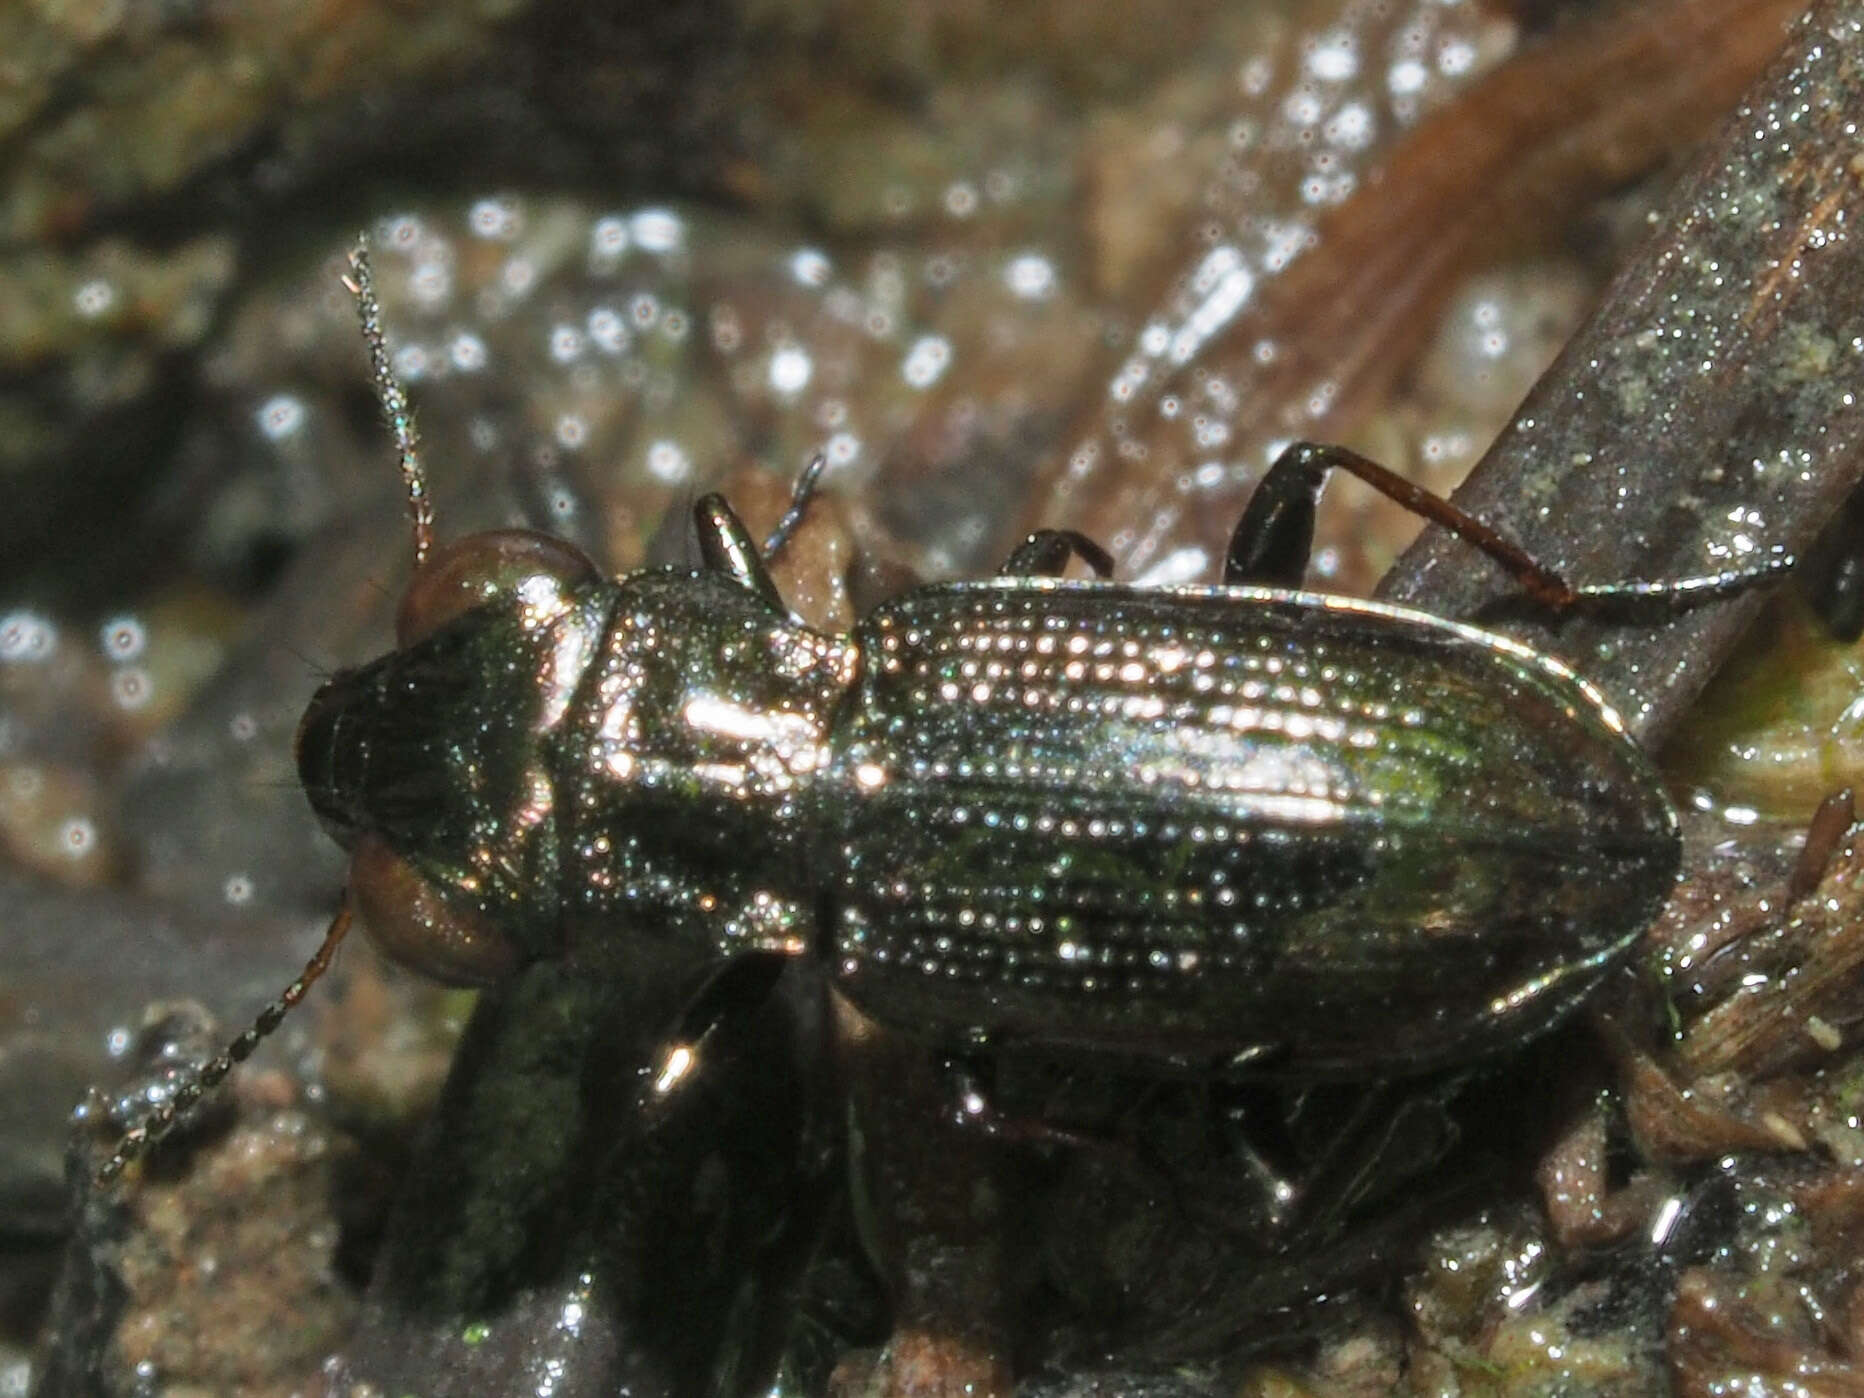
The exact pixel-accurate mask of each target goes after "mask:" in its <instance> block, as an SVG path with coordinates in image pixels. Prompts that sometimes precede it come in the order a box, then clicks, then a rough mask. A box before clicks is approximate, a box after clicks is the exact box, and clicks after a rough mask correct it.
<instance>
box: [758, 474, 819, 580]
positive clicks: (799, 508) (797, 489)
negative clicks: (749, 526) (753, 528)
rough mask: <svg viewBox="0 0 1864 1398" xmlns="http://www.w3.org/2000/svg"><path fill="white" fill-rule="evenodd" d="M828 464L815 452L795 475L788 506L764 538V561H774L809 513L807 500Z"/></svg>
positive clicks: (809, 498) (811, 498)
mask: <svg viewBox="0 0 1864 1398" xmlns="http://www.w3.org/2000/svg"><path fill="white" fill-rule="evenodd" d="M827 465H828V458H827V457H826V456H824V455H823V454H822V453H821V452H817V453H816V454H815V455H814V456H812V457H810V458H809V464H808V465H807V466H805V467H803V469H802V472H801V474H800V475H798V476H797V477H796V484H795V485H794V486H792V487H791V488H790V507H789V509H787V510H785V511H784V512H783V518H782V519H780V520H778V521H777V527H776V528H775V529H772V530H771V531H770V537H769V538H767V539H765V540H764V563H765V564H766V565H769V564H771V563H774V562H776V559H777V555H778V554H780V553H782V552H783V550H784V548H785V547H786V546H787V545H788V544H789V542H790V539H791V538H792V537H794V535H795V533H796V530H797V528H798V527H799V526H800V525H801V524H802V522H803V518H804V516H805V515H807V514H808V513H809V502H810V501H811V500H813V499H815V493H816V487H817V485H819V484H820V483H821V480H822V468H823V467H824V466H827Z"/></svg>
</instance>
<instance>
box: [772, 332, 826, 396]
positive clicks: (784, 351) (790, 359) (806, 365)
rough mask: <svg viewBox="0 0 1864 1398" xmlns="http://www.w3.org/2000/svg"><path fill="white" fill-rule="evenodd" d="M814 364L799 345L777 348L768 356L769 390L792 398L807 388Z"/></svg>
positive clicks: (807, 352) (807, 353)
mask: <svg viewBox="0 0 1864 1398" xmlns="http://www.w3.org/2000/svg"><path fill="white" fill-rule="evenodd" d="M814 372H815V363H814V361H813V360H811V359H810V357H809V351H808V350H806V349H804V348H803V347H802V346H801V345H782V346H779V347H778V348H777V349H776V350H775V351H774V352H773V353H772V354H771V356H770V388H771V391H772V392H773V393H776V394H778V395H780V396H783V397H792V396H794V395H796V394H798V393H801V392H802V391H803V390H804V389H805V388H807V387H808V386H809V378H810V375H811V374H813V373H814Z"/></svg>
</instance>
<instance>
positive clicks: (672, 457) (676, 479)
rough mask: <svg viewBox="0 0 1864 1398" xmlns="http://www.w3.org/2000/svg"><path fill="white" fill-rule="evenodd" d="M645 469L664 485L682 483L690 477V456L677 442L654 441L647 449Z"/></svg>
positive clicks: (691, 469)
mask: <svg viewBox="0 0 1864 1398" xmlns="http://www.w3.org/2000/svg"><path fill="white" fill-rule="evenodd" d="M647 471H648V474H649V475H651V476H652V477H653V478H654V479H655V480H657V481H660V482H661V483H662V484H665V485H684V484H685V483H686V482H687V481H689V480H691V479H692V474H693V463H692V458H691V457H689V456H687V454H686V453H685V451H684V450H682V449H681V447H680V444H679V443H678V442H668V441H660V442H655V443H653V444H652V445H651V446H649V447H648V449H647Z"/></svg>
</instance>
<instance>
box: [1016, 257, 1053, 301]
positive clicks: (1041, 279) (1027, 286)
mask: <svg viewBox="0 0 1864 1398" xmlns="http://www.w3.org/2000/svg"><path fill="white" fill-rule="evenodd" d="M1003 284H1004V285H1005V286H1007V287H1008V288H1009V289H1010V294H1011V295H1013V296H1016V297H1019V298H1020V299H1022V300H1024V301H1040V300H1042V299H1043V298H1045V297H1047V296H1049V295H1051V294H1053V292H1054V290H1055V264H1054V263H1052V262H1050V261H1049V259H1048V258H1046V257H1044V256H1043V255H1042V254H1041V253H1039V252H1026V253H1022V254H1020V255H1018V256H1016V257H1012V258H1011V259H1010V260H1009V262H1007V263H1006V264H1005V265H1004V268H1003Z"/></svg>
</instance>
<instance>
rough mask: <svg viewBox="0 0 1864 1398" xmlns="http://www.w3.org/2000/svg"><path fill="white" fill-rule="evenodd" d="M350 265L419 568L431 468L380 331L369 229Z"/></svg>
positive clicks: (430, 532) (428, 531)
mask: <svg viewBox="0 0 1864 1398" xmlns="http://www.w3.org/2000/svg"><path fill="white" fill-rule="evenodd" d="M349 264H350V270H351V272H352V273H354V275H353V276H348V277H345V278H343V285H344V286H346V287H348V288H349V293H350V295H351V296H354V297H355V298H356V314H357V317H358V318H359V319H360V320H361V321H362V338H363V342H364V343H365V344H367V345H368V346H369V378H370V381H371V382H373V383H374V384H375V396H376V400H377V401H378V402H380V403H381V405H382V416H383V417H385V418H387V419H388V427H389V430H390V431H391V432H393V433H394V434H395V450H396V453H397V454H398V455H399V457H400V463H401V483H402V484H403V485H404V486H406V487H407V491H408V517H409V519H410V520H411V521H412V522H413V525H414V566H415V567H416V568H419V567H420V566H421V565H422V564H423V563H425V562H426V561H427V555H428V554H429V553H430V552H431V551H432V550H433V546H434V503H433V501H432V499H431V498H429V496H428V494H427V470H426V468H425V467H423V466H422V465H421V434H420V432H419V431H417V430H416V429H415V426H414V410H413V409H412V408H411V407H409V406H408V395H407V394H406V393H405V392H404V391H403V390H402V387H401V380H400V379H397V378H396V377H395V370H394V368H393V367H392V366H391V365H390V364H389V362H388V342H387V340H386V339H384V338H383V335H382V306H381V303H380V302H378V301H377V300H376V299H375V274H374V273H373V272H372V271H371V270H370V268H369V235H368V234H366V233H364V234H361V235H360V236H358V237H357V239H356V247H355V249H354V251H352V252H351V253H350V255H349Z"/></svg>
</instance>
